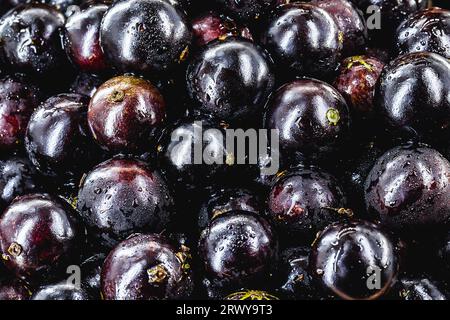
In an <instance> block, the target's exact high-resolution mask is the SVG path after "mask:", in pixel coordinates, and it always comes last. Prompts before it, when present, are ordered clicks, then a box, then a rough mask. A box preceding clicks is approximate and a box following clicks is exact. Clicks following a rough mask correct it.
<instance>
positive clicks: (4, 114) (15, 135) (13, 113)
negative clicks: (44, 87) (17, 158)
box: [0, 77, 41, 150]
mask: <svg viewBox="0 0 450 320" xmlns="http://www.w3.org/2000/svg"><path fill="white" fill-rule="evenodd" d="M40 100H41V98H40V94H39V90H38V89H37V88H36V87H35V86H33V85H30V84H28V83H26V82H25V81H24V80H22V79H18V78H15V77H6V78H3V79H1V80H0V150H5V149H13V148H15V147H16V146H17V144H18V143H21V142H22V140H23V137H24V135H25V131H26V128H27V124H28V120H29V119H30V116H31V114H32V113H33V110H34V108H36V107H37V106H38V105H39V102H40Z"/></svg>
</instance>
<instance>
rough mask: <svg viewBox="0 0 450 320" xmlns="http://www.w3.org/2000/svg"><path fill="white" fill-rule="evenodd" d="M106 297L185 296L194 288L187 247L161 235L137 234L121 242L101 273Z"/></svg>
mask: <svg viewBox="0 0 450 320" xmlns="http://www.w3.org/2000/svg"><path fill="white" fill-rule="evenodd" d="M101 283H102V296H103V298H104V299H105V300H162V299H164V300H165V299H183V298H188V297H189V296H190V295H191V293H192V290H193V281H192V270H191V266H190V253H189V248H187V247H181V248H176V247H174V246H173V245H172V244H171V243H169V242H168V241H167V240H166V239H165V238H164V237H162V236H160V235H154V234H151V235H143V234H141V235H136V236H133V237H131V238H128V239H127V240H125V241H123V242H121V243H120V244H119V245H118V246H117V247H115V248H114V249H113V250H112V251H111V252H110V254H109V255H108V257H107V258H106V260H105V263H104V265H103V268H102V274H101Z"/></svg>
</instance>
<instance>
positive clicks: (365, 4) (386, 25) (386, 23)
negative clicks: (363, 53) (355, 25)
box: [352, 0, 428, 48]
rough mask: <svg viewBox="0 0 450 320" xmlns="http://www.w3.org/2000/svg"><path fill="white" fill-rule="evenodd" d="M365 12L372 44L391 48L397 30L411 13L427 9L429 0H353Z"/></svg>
mask: <svg viewBox="0 0 450 320" xmlns="http://www.w3.org/2000/svg"><path fill="white" fill-rule="evenodd" d="M352 1H353V3H355V4H356V6H357V7H358V8H359V9H360V10H361V11H362V12H363V13H364V17H365V19H366V22H367V29H368V30H369V37H370V39H371V41H372V44H373V45H375V46H377V47H385V48H390V47H391V46H392V39H393V38H394V37H393V35H394V34H395V30H396V29H397V27H398V26H399V25H400V23H402V22H403V21H404V20H405V19H406V18H407V17H408V16H409V15H410V14H412V13H414V12H417V11H419V10H421V9H425V8H426V6H427V4H428V1H427V0H352Z"/></svg>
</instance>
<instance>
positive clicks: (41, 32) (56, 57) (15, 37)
mask: <svg viewBox="0 0 450 320" xmlns="http://www.w3.org/2000/svg"><path fill="white" fill-rule="evenodd" d="M64 21H65V18H64V16H63V15H62V13H61V12H59V11H58V10H57V9H55V8H53V7H51V6H48V5H45V4H40V3H35V2H33V3H30V4H24V5H19V6H17V7H15V8H14V10H11V11H9V12H8V13H7V14H6V15H5V16H3V18H2V19H1V20H0V38H1V39H2V45H1V46H0V59H1V60H3V61H4V63H5V64H6V65H7V66H8V67H10V68H11V69H12V70H14V71H15V72H25V73H30V74H35V75H40V76H45V77H48V78H50V77H49V76H50V74H54V73H55V72H60V71H61V67H62V66H64V65H65V64H66V60H67V59H66V55H65V54H64V50H63V48H62V45H61V41H60V37H59V30H60V29H61V28H63V27H64Z"/></svg>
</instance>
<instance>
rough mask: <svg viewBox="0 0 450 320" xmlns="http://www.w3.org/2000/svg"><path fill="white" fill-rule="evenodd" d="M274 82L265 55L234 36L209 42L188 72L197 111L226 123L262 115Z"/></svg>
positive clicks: (188, 81) (188, 80) (189, 90)
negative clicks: (260, 113)
mask: <svg viewBox="0 0 450 320" xmlns="http://www.w3.org/2000/svg"><path fill="white" fill-rule="evenodd" d="M243 70H245V72H243ZM274 82H275V80H274V75H273V74H272V71H271V65H270V62H269V60H268V58H267V56H266V54H265V52H264V51H263V50H262V49H261V48H259V47H258V46H256V45H255V44H253V43H252V42H251V41H248V40H245V39H241V38H236V37H229V38H227V39H225V40H223V41H219V40H216V41H214V42H211V43H209V44H208V45H207V46H206V47H205V48H204V49H203V50H202V51H201V52H200V53H199V54H198V55H197V56H196V57H195V58H194V60H193V61H191V63H190V65H189V67H188V71H187V84H188V92H189V94H190V96H191V97H192V99H194V101H195V102H196V103H197V104H198V106H197V109H196V111H198V112H199V113H200V114H202V115H204V116H209V117H212V118H214V119H216V120H223V121H226V122H236V121H241V122H244V121H245V120H248V119H249V118H250V117H252V116H254V115H257V114H258V112H262V109H263V107H264V104H265V103H266V100H267V97H268V96H269V94H270V93H271V92H272V89H273V86H274Z"/></svg>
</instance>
